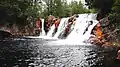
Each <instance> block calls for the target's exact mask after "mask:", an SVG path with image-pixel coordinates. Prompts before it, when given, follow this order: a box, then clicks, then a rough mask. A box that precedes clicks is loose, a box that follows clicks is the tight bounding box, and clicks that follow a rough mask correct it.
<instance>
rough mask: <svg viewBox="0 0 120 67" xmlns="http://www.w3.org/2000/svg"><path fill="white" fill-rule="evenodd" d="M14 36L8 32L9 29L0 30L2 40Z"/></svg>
mask: <svg viewBox="0 0 120 67" xmlns="http://www.w3.org/2000/svg"><path fill="white" fill-rule="evenodd" d="M10 37H12V34H11V33H9V32H7V31H3V30H0V40H3V39H5V38H10Z"/></svg>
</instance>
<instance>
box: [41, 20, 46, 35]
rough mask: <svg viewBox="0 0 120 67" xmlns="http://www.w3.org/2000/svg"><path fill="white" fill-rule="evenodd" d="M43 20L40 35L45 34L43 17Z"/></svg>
mask: <svg viewBox="0 0 120 67" xmlns="http://www.w3.org/2000/svg"><path fill="white" fill-rule="evenodd" d="M41 21H42V31H41V32H40V36H45V31H44V19H41Z"/></svg>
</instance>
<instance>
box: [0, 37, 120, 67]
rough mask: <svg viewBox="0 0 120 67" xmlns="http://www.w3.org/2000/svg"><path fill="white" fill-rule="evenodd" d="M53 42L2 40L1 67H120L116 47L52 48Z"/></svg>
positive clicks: (21, 39)
mask: <svg viewBox="0 0 120 67" xmlns="http://www.w3.org/2000/svg"><path fill="white" fill-rule="evenodd" d="M51 41H52V40H46V39H24V38H16V39H11V40H4V41H0V67H120V66H119V64H120V63H118V62H116V61H115V56H116V51H115V50H114V49H113V48H100V47H99V46H95V45H89V46H88V45H76V46H75V45H74V46H72V45H71V46H65V45H62V46H61V45H57V46H55V45H54V46H53V45H52V44H51V43H49V42H51Z"/></svg>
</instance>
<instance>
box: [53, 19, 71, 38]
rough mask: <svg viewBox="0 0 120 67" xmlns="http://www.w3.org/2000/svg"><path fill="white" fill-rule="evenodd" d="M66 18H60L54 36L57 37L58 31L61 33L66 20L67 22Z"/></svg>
mask: <svg viewBox="0 0 120 67" xmlns="http://www.w3.org/2000/svg"><path fill="white" fill-rule="evenodd" d="M68 19H69V18H62V19H61V22H60V24H59V26H58V30H57V32H56V34H55V35H54V38H58V36H59V35H60V33H62V32H63V31H64V29H65V27H66V25H67V22H68Z"/></svg>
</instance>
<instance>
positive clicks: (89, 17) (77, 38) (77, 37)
mask: <svg viewBox="0 0 120 67" xmlns="http://www.w3.org/2000/svg"><path fill="white" fill-rule="evenodd" d="M68 19H69V18H62V19H61V22H60V25H59V27H58V31H57V32H56V34H55V36H53V37H54V38H58V36H60V34H61V33H62V32H64V31H65V28H66V26H67V22H68ZM90 21H92V22H93V24H92V25H90V26H89V27H88V24H89V23H90ZM74 22H75V25H71V28H70V29H71V32H70V33H69V35H68V36H67V37H66V39H65V40H64V43H65V41H66V43H69V44H71V43H73V44H75V42H76V43H82V42H83V41H84V40H86V39H89V37H90V36H91V34H90V33H91V31H92V29H93V27H94V26H95V25H96V24H97V23H98V21H97V20H96V14H79V17H78V18H76V21H74ZM87 27H88V30H87V31H86V32H85V30H86V28H87ZM54 29H55V25H53V26H52V27H51V30H50V31H49V32H48V35H47V36H50V37H52V33H53V32H54ZM84 32H85V34H83V33H84ZM59 43H63V42H61V41H59Z"/></svg>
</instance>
